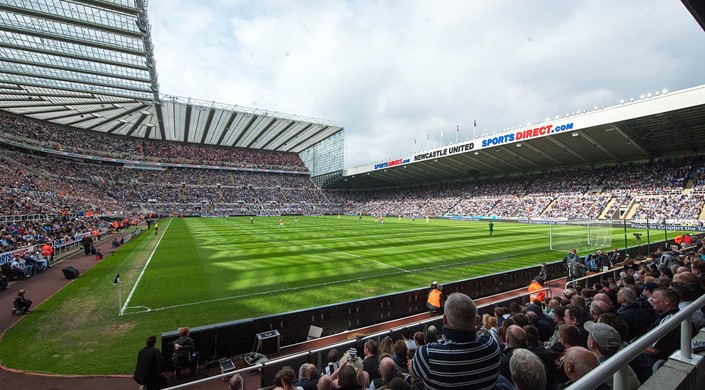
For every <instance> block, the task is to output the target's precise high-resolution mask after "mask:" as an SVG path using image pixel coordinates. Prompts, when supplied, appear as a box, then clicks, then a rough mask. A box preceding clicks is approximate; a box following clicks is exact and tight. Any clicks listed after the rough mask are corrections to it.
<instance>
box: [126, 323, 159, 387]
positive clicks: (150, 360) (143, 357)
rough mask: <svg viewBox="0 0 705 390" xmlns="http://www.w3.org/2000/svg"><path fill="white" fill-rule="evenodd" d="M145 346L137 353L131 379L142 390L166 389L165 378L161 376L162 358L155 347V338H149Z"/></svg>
mask: <svg viewBox="0 0 705 390" xmlns="http://www.w3.org/2000/svg"><path fill="white" fill-rule="evenodd" d="M146 344H147V345H146V346H145V347H144V348H142V349H140V351H139V352H138V353H137V367H135V375H134V376H133V378H134V379H135V382H137V383H139V384H140V385H143V386H144V390H152V389H163V388H165V387H166V377H165V376H164V375H162V370H163V368H164V358H163V357H162V353H161V351H159V348H157V347H156V344H157V337H156V336H149V337H148V338H147V343H146Z"/></svg>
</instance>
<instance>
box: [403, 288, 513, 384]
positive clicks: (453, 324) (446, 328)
mask: <svg viewBox="0 0 705 390" xmlns="http://www.w3.org/2000/svg"><path fill="white" fill-rule="evenodd" d="M476 318H477V307H476V306H475V303H474V302H473V301H472V299H470V297H468V296H467V295H465V294H462V293H454V294H451V296H450V297H448V300H447V301H446V303H445V314H444V315H443V338H442V339H441V340H439V341H438V342H436V343H431V344H426V345H423V346H421V347H420V348H419V349H418V351H417V352H416V354H415V355H414V359H413V360H412V362H411V369H412V374H413V375H414V376H415V377H417V378H419V379H422V380H423V383H424V388H426V389H429V390H435V389H449V390H450V389H478V390H481V389H494V387H495V384H496V383H497V377H498V376H499V365H500V357H501V354H500V351H499V345H498V344H497V342H496V341H495V340H494V338H493V337H492V336H490V335H489V333H485V334H480V335H478V334H477V333H476V332H475V323H476Z"/></svg>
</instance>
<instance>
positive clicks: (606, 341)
mask: <svg viewBox="0 0 705 390" xmlns="http://www.w3.org/2000/svg"><path fill="white" fill-rule="evenodd" d="M585 330H587V331H588V332H589V336H588V349H589V350H590V352H592V353H594V354H595V356H597V358H598V360H599V362H600V364H602V363H604V362H605V361H607V359H609V358H610V357H612V355H614V354H615V353H617V352H618V351H619V350H620V348H622V338H621V336H620V335H619V333H618V332H617V331H616V330H615V329H614V328H613V327H611V326H609V325H607V324H603V323H595V322H592V321H587V322H585ZM628 371H629V373H628V374H627V389H628V390H636V389H637V388H638V387H639V385H641V383H640V382H639V379H638V378H637V376H636V373H635V372H634V370H633V369H632V368H631V367H628ZM612 378H613V377H612ZM611 384H612V379H608V380H607V381H606V382H605V383H604V385H607V386H610V385H611Z"/></svg>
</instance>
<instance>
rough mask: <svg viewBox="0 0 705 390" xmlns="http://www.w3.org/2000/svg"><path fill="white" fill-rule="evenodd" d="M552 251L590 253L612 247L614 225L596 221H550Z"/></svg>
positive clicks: (550, 245)
mask: <svg viewBox="0 0 705 390" xmlns="http://www.w3.org/2000/svg"><path fill="white" fill-rule="evenodd" d="M548 226H549V247H550V249H551V250H560V251H569V250H571V249H577V250H578V252H589V251H594V250H597V249H601V248H609V247H611V246H612V224H611V223H607V222H602V221H595V220H579V221H548Z"/></svg>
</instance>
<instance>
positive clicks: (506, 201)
mask: <svg viewBox="0 0 705 390" xmlns="http://www.w3.org/2000/svg"><path fill="white" fill-rule="evenodd" d="M0 127H2V128H3V137H21V138H22V139H24V140H26V141H27V142H26V143H28V144H32V143H33V142H34V143H36V142H40V143H47V142H50V143H54V144H52V145H53V146H55V147H59V145H60V148H74V149H75V150H76V151H80V152H82V153H84V154H85V153H88V154H93V153H95V154H97V155H100V154H101V153H104V154H105V153H107V154H108V155H112V156H115V155H116V153H117V154H120V153H123V154H124V153H128V154H131V157H132V158H137V159H143V160H151V159H153V158H154V157H158V159H157V160H158V161H170V162H179V163H184V162H190V163H194V164H200V165H220V166H227V165H231V166H232V165H233V164H234V165H238V166H243V167H260V168H261V167H269V168H280V169H283V168H286V169H289V168H291V169H289V170H293V171H298V170H301V169H299V168H301V167H303V163H302V162H301V160H300V158H299V157H298V156H297V155H296V154H293V153H275V152H268V151H255V150H248V149H238V148H223V147H216V146H203V145H191V144H183V143H176V142H163V141H151V140H146V141H141V140H140V141H137V140H133V139H130V138H129V137H120V136H112V135H102V134H96V133H88V132H83V131H80V130H68V129H63V128H61V129H60V130H61V131H57V130H59V129H58V128H57V127H56V126H54V125H51V124H44V123H40V122H33V121H30V120H28V119H24V118H14V117H8V116H0ZM44 146H46V145H44ZM96 148H97V149H98V150H96ZM135 151H137V152H135ZM135 153H137V154H135ZM0 158H1V159H2V161H3V163H4V164H2V167H0V173H2V178H1V179H0V191H2V194H3V196H2V198H1V199H0V215H35V214H36V215H44V214H56V213H57V212H59V211H61V210H66V209H70V210H73V211H78V210H87V209H91V210H93V211H94V212H96V213H98V214H111V213H112V214H119V213H121V212H122V210H124V209H126V208H129V207H132V206H133V205H135V204H142V205H145V204H146V207H148V208H150V209H153V210H161V211H163V212H168V213H177V212H178V213H180V214H192V213H194V214H197V213H199V212H200V213H202V212H205V211H207V212H208V213H214V214H219V215H225V214H229V213H231V212H232V213H234V214H260V215H278V214H287V213H294V214H299V213H300V214H321V213H340V214H355V215H357V214H370V215H378V216H402V217H416V218H423V217H426V216H430V217H439V216H466V217H467V216H469V217H498V218H518V219H525V218H530V219H538V218H554V219H561V220H573V219H598V218H605V219H618V218H622V217H628V218H632V219H636V220H646V219H649V220H652V221H663V220H667V221H669V222H670V221H673V220H678V221H689V222H694V223H695V222H696V221H697V220H698V219H699V218H700V215H701V214H702V211H703V206H704V204H705V189H703V188H702V187H703V184H702V183H703V181H702V180H701V178H700V175H701V173H703V172H705V159H703V158H702V157H677V158H676V157H674V158H663V159H658V160H654V161H650V162H647V163H628V164H620V165H610V166H602V167H594V168H581V169H572V170H569V171H553V172H545V173H541V174H535V175H534V174H532V175H528V174H527V175H521V176H514V177H504V178H492V179H489V178H488V179H481V180H469V181H456V182H451V183H434V184H432V185H428V184H426V185H420V186H416V187H405V188H387V189H375V190H359V191H356V190H352V191H335V190H321V189H318V188H316V187H315V186H314V185H313V184H312V181H311V179H310V177H309V176H308V175H305V174H304V175H302V174H274V173H251V172H247V171H230V170H218V169H206V168H204V169H190V168H164V167H160V168H158V169H139V168H134V167H133V168H132V169H130V168H126V167H122V166H117V165H109V164H107V163H104V164H98V163H95V162H80V161H76V160H67V159H63V158H59V157H51V156H45V155H39V154H37V153H35V152H32V151H28V150H24V151H17V150H13V151H11V150H8V149H2V150H0ZM296 167H299V168H296ZM304 170H305V167H304Z"/></svg>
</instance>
